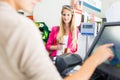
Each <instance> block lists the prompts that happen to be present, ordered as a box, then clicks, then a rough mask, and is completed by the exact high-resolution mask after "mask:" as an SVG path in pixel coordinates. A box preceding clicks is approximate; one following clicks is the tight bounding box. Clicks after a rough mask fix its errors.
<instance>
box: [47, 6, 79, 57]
mask: <svg viewBox="0 0 120 80" xmlns="http://www.w3.org/2000/svg"><path fill="white" fill-rule="evenodd" d="M77 36H78V30H77V27H76V26H75V20H74V10H73V8H72V7H71V6H70V5H64V6H63V7H62V11H61V23H60V26H54V27H53V28H52V31H51V33H50V35H49V39H48V41H47V44H46V48H47V50H48V51H51V53H50V56H51V57H55V56H56V55H61V54H64V53H71V54H73V53H75V52H76V51H77V48H78V45H77V44H78V43H77V39H78V38H77Z"/></svg>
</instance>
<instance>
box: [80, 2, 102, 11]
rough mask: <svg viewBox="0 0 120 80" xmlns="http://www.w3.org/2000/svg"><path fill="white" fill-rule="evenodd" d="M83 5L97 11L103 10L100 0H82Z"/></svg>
mask: <svg viewBox="0 0 120 80" xmlns="http://www.w3.org/2000/svg"><path fill="white" fill-rule="evenodd" d="M82 1H83V6H86V7H88V8H90V9H92V10H95V11H97V12H101V1H100V0H82Z"/></svg>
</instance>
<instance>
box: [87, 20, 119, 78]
mask: <svg viewBox="0 0 120 80" xmlns="http://www.w3.org/2000/svg"><path fill="white" fill-rule="evenodd" d="M106 43H114V46H113V47H112V48H111V50H112V51H113V53H114V58H113V59H112V60H107V61H105V62H104V63H103V64H102V65H100V67H98V68H99V69H101V70H102V71H104V72H106V73H110V74H111V75H114V76H117V77H118V74H120V22H114V23H104V24H103V26H102V28H101V30H100V32H99V33H98V35H97V37H96V38H95V40H94V42H93V44H92V46H91V48H90V49H89V51H88V53H87V54H88V56H87V57H89V56H90V55H91V54H92V53H94V51H95V50H96V48H97V47H99V46H100V45H102V44H106ZM114 72H115V73H114ZM116 73H118V74H117V75H116Z"/></svg>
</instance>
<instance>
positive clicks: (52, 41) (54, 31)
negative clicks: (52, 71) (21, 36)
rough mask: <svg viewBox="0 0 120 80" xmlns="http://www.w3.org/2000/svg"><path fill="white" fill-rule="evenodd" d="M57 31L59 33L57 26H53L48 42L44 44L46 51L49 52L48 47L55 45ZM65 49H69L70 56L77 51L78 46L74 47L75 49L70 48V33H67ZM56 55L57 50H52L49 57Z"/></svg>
mask: <svg viewBox="0 0 120 80" xmlns="http://www.w3.org/2000/svg"><path fill="white" fill-rule="evenodd" d="M58 31H59V26H54V27H53V28H52V31H51V32H50V34H49V38H48V41H47V43H46V49H47V50H48V51H50V46H51V45H57V41H56V38H57V34H58ZM77 37H78V31H77ZM67 48H69V49H70V53H71V54H73V53H75V52H76V51H77V49H78V44H77V45H76V48H73V47H72V33H71V32H69V36H68V43H67ZM56 54H57V50H53V51H52V52H51V53H50V56H51V57H54V56H56Z"/></svg>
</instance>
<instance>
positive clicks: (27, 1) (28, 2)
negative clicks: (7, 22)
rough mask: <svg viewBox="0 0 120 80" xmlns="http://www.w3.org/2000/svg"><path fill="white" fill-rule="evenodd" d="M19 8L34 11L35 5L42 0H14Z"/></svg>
mask: <svg viewBox="0 0 120 80" xmlns="http://www.w3.org/2000/svg"><path fill="white" fill-rule="evenodd" d="M14 1H15V4H16V8H17V9H22V10H24V11H27V12H32V11H33V8H34V7H35V5H36V4H37V3H38V2H39V1H41V0H14Z"/></svg>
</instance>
